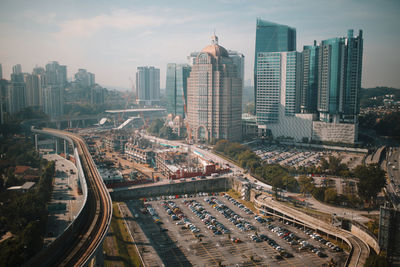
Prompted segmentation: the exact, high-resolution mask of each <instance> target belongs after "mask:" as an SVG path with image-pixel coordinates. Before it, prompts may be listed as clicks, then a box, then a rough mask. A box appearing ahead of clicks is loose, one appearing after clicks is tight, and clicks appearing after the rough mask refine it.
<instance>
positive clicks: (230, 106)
mask: <svg viewBox="0 0 400 267" xmlns="http://www.w3.org/2000/svg"><path fill="white" fill-rule="evenodd" d="M187 99H188V107H187V109H188V112H187V113H188V114H187V115H188V117H187V119H188V124H189V129H188V132H189V138H190V137H192V138H193V139H194V140H195V141H207V140H212V139H214V138H215V139H227V140H230V141H240V140H241V134H242V122H241V115H242V112H241V110H242V80H241V79H240V78H238V74H237V68H236V66H235V64H234V63H233V60H232V58H230V57H229V54H228V51H227V50H226V49H225V48H224V47H222V46H220V45H219V44H218V38H217V36H212V43H211V44H210V45H208V46H206V47H205V48H203V50H202V51H201V52H200V53H199V54H198V56H197V57H196V60H195V62H194V64H193V67H192V71H191V73H190V77H189V78H188V96H187Z"/></svg>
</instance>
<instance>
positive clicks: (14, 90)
mask: <svg viewBox="0 0 400 267" xmlns="http://www.w3.org/2000/svg"><path fill="white" fill-rule="evenodd" d="M7 98H8V105H7V112H8V113H9V114H15V113H17V112H19V111H21V110H22V109H24V108H26V84H25V82H24V75H23V74H22V73H18V74H16V73H13V74H11V82H10V84H9V86H8V89H7Z"/></svg>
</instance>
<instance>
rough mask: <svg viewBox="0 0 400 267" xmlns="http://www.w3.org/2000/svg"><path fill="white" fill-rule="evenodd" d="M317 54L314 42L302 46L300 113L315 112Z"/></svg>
mask: <svg viewBox="0 0 400 267" xmlns="http://www.w3.org/2000/svg"><path fill="white" fill-rule="evenodd" d="M318 54H319V46H317V43H316V41H314V45H307V46H304V48H303V52H302V53H301V61H302V63H301V64H302V83H301V90H300V94H301V96H300V101H301V103H300V109H301V113H316V112H317V95H318Z"/></svg>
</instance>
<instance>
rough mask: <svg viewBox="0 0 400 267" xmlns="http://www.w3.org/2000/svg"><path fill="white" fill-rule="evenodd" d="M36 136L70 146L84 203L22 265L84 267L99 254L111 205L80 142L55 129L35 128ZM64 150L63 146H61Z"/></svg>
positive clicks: (110, 213) (93, 165) (72, 136)
mask: <svg viewBox="0 0 400 267" xmlns="http://www.w3.org/2000/svg"><path fill="white" fill-rule="evenodd" d="M32 131H33V132H34V133H35V134H36V136H35V140H37V139H38V138H37V135H38V134H40V135H50V136H52V137H55V138H59V139H64V140H65V141H64V144H65V142H69V143H70V145H71V146H72V147H73V150H74V155H75V161H76V165H77V168H78V178H79V179H80V181H81V185H82V193H83V194H84V196H85V202H84V205H83V207H82V209H81V210H80V212H79V214H78V215H77V217H76V218H75V220H74V221H73V222H72V223H71V224H70V225H69V226H68V228H67V229H66V230H65V231H64V233H63V234H61V235H60V236H59V237H58V238H57V239H56V240H55V241H53V243H51V244H50V245H49V246H48V247H46V248H44V249H43V250H42V251H40V252H39V253H38V254H37V255H36V256H35V257H33V258H32V259H30V260H29V261H28V262H27V263H25V266H86V265H88V264H89V263H90V261H91V260H92V259H95V257H96V256H97V255H102V252H103V251H102V243H103V240H104V238H105V236H106V234H107V232H108V228H109V226H110V223H111V217H112V202H111V197H110V195H109V193H108V191H107V188H106V186H105V184H104V183H103V180H102V178H101V176H100V174H99V172H98V170H97V168H96V166H95V164H94V162H93V160H92V157H91V155H90V153H89V150H88V148H87V146H86V144H85V142H84V140H83V139H82V138H81V137H80V136H78V135H76V134H73V133H70V132H65V131H60V130H55V129H49V128H44V129H35V128H32ZM64 148H65V146H64Z"/></svg>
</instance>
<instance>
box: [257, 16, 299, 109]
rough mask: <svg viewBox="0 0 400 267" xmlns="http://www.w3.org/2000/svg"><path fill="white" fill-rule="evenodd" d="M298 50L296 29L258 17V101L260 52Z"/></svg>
mask: <svg viewBox="0 0 400 267" xmlns="http://www.w3.org/2000/svg"><path fill="white" fill-rule="evenodd" d="M287 51H296V29H295V28H292V27H289V26H286V25H281V24H277V23H273V22H270V21H266V20H263V19H259V18H258V19H257V26H256V44H255V56H254V98H255V100H254V101H255V103H256V102H257V84H258V83H257V73H258V70H257V67H258V54H259V53H261V52H287Z"/></svg>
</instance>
